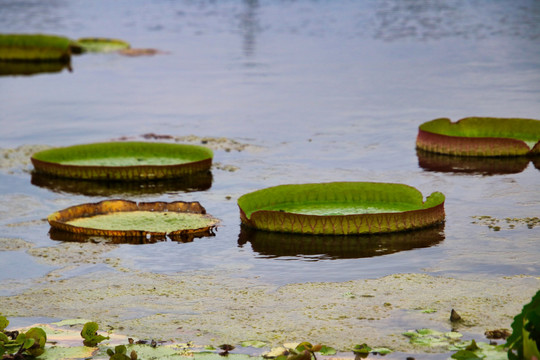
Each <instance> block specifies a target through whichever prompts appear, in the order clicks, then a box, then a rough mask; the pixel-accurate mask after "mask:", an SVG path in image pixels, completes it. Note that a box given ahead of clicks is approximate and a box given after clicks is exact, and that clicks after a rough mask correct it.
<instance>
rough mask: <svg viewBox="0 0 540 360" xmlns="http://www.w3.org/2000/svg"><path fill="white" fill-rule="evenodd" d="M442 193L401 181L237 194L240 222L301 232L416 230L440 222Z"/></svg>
mask: <svg viewBox="0 0 540 360" xmlns="http://www.w3.org/2000/svg"><path fill="white" fill-rule="evenodd" d="M444 199H445V198H444V195H443V194H442V193H440V192H434V193H433V194H431V195H430V196H429V197H428V198H427V199H426V201H425V202H424V201H423V198H422V193H420V192H419V191H418V190H416V189H415V188H413V187H411V186H408V185H404V184H392V183H372V182H334V183H318V184H296V185H279V186H274V187H270V188H266V189H262V190H258V191H254V192H252V193H248V194H245V195H243V196H241V197H240V198H239V199H238V206H239V208H240V218H241V221H242V223H243V224H245V225H247V226H249V227H253V228H256V229H260V230H267V231H277V232H289V233H302V234H334V235H348V234H365V233H381V232H393V231H403V230H410V229H416V228H421V227H426V226H430V225H434V224H437V223H441V222H443V221H444Z"/></svg>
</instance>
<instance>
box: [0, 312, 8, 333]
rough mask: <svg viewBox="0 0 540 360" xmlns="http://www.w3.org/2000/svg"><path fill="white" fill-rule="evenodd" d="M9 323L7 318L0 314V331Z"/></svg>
mask: <svg viewBox="0 0 540 360" xmlns="http://www.w3.org/2000/svg"><path fill="white" fill-rule="evenodd" d="M8 325H9V320H8V319H7V318H6V317H5V316H2V315H0V332H2V331H4V329H5V328H7V327H8Z"/></svg>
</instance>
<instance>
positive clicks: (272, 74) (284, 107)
mask: <svg viewBox="0 0 540 360" xmlns="http://www.w3.org/2000/svg"><path fill="white" fill-rule="evenodd" d="M1 6H2V10H1V11H0V32H1V33H35V32H41V33H49V34H59V35H64V36H68V37H70V38H73V39H77V38H79V37H112V38H119V39H123V40H126V41H128V42H130V43H131V45H132V47H134V48H155V49H158V50H160V51H161V52H162V53H160V54H156V55H154V56H140V57H128V56H122V55H119V54H115V53H113V54H84V55H80V56H75V57H73V59H72V62H71V71H70V70H68V69H63V70H62V71H60V72H56V73H41V74H35V75H32V76H2V77H0V126H1V128H2V131H1V132H0V147H2V148H3V149H4V150H6V149H15V148H19V147H20V146H23V145H37V144H39V145H48V146H63V145H73V144H80V143H88V142H101V141H108V140H112V139H121V138H122V139H133V140H144V137H143V135H144V134H149V133H150V134H155V135H170V136H172V137H177V138H179V140H184V141H182V142H191V143H201V141H200V139H201V138H206V140H204V141H203V143H206V144H207V145H208V146H211V147H213V148H214V149H215V151H214V153H215V156H214V167H213V169H212V176H211V178H210V179H206V181H207V182H209V183H208V184H207V185H206V186H202V187H196V186H195V187H188V188H183V187H181V186H178V184H176V185H174V184H168V185H165V186H162V187H158V189H157V190H156V191H152V189H143V190H141V191H137V189H135V190H133V189H131V190H129V191H123V190H115V189H114V188H112V186H111V188H108V189H105V190H103V191H98V190H96V189H90V188H92V185H91V184H90V185H88V186H87V188H86V190H85V191H80V190H76V189H74V188H73V187H70V185H69V184H68V185H67V186H64V187H57V186H55V185H54V181H53V182H50V181H49V182H47V181H41V182H39V181H37V180H35V179H33V178H32V176H31V172H30V170H31V165H30V164H29V163H28V162H27V161H26V162H22V161H21V162H15V163H13V164H12V163H7V162H6V161H7V160H6V159H7V158H8V156H7V155H6V157H5V159H0V161H3V162H4V163H3V165H2V169H1V170H2V171H1V172H0V229H1V230H2V237H5V238H18V239H22V240H24V241H26V242H28V243H31V244H33V245H34V246H37V247H55V246H58V244H60V243H61V241H59V240H55V239H54V236H50V235H49V226H48V224H47V223H46V222H45V221H43V219H44V218H46V216H47V215H49V214H50V213H52V212H54V211H58V210H60V209H63V208H65V207H68V206H71V205H76V204H80V203H84V202H97V201H101V200H103V199H106V198H118V197H121V198H127V199H129V200H135V201H158V200H164V201H176V200H184V201H200V202H201V203H202V204H203V206H204V207H205V208H206V209H207V211H208V213H210V214H212V215H213V216H215V217H218V218H219V219H221V221H222V222H221V226H220V227H219V228H218V230H217V233H216V236H214V237H206V238H199V239H195V240H194V241H192V242H187V243H179V242H174V241H162V242H156V243H152V244H144V245H134V244H122V245H117V247H116V248H115V249H114V250H112V252H111V253H109V254H108V256H116V257H118V258H119V259H120V262H121V263H122V266H123V267H124V268H127V269H131V270H141V271H148V272H157V273H166V274H167V273H169V274H172V273H179V272H184V271H189V270H195V269H213V270H220V269H227V270H231V269H232V270H234V273H235V274H237V275H235V276H239V277H258V278H259V279H263V280H264V281H267V282H269V283H273V284H278V285H283V284H288V283H296V282H311V281H347V280H354V279H366V278H376V277H381V276H384V275H388V274H394V273H407V272H420V273H427V274H437V275H448V276H456V277H460V278H475V279H478V278H483V277H485V278H496V277H498V276H504V275H518V274H524V275H534V276H538V275H540V262H539V261H538V259H539V258H540V246H538V245H539V241H540V225H539V224H538V222H537V221H535V219H534V218H536V219H537V218H538V217H539V216H540V170H539V168H540V167H539V166H538V165H537V166H536V167H535V166H534V162H533V161H529V159H519V160H515V159H514V160H511V161H504V160H501V161H500V162H496V161H495V163H494V164H491V163H489V162H487V161H480V162H476V163H475V162H474V161H470V162H459V161H458V162H456V163H451V162H452V161H451V160H449V159H447V158H445V157H442V159H441V158H440V157H439V158H437V157H434V156H429V154H423V153H417V151H416V150H415V139H416V134H417V131H418V126H419V125H420V124H421V123H423V122H425V121H428V120H431V119H434V118H438V117H449V118H451V119H452V120H458V119H460V118H463V117H467V116H496V117H522V118H536V119H538V118H540V3H539V2H537V1H533V0H530V1H526V0H519V1H497V2H494V1H488V0H475V1H454V2H432V1H398V0H383V1H365V2H358V1H353V0H350V1H347V0H340V1H308V0H298V1H285V0H283V1H262V0H261V1H257V0H245V1H222V2H216V1H203V0H200V1H197V0H191V1H188V0H185V1H165V0H159V1H152V2H150V1H141V0H135V1H134V0H130V1H114V2H106V1H91V2H90V1H82V0H76V1H72V0H70V1H62V0H55V1H48V2H43V1H37V0H35V1H34V0H25V1H11V0H3V1H2V5H1ZM0 66H2V65H0ZM190 135H193V136H190ZM147 137H152V136H151V135H150V136H148V135H147ZM154 137H158V138H159V136H154ZM222 138H225V139H222ZM193 139H195V140H194V141H192V140H193ZM163 141H173V140H171V139H169V138H165V139H164V140H163ZM30 153H31V152H30ZM449 162H450V163H449ZM328 181H378V182H397V183H404V184H408V185H411V186H414V187H416V188H417V189H419V190H420V191H421V192H422V193H423V194H424V196H427V195H429V194H431V193H432V192H434V191H440V192H442V193H444V194H445V196H446V203H445V209H446V223H445V224H444V226H441V227H440V228H435V230H433V229H432V230H431V231H428V232H427V233H425V232H420V233H414V232H413V233H406V234H404V235H402V236H401V237H400V236H397V237H396V236H395V235H388V236H379V237H373V238H369V237H367V238H366V237H362V238H337V239H335V241H336V245H335V246H334V245H332V246H328V245H327V244H325V245H320V239H317V240H316V241H315V240H310V239H305V238H291V237H288V236H277V237H276V236H273V235H269V236H264V235H260V234H259V235H258V234H253V233H251V232H249V231H245V230H242V229H241V227H240V217H239V210H238V207H237V204H236V200H237V198H238V197H239V196H241V195H242V194H245V193H247V192H251V191H254V190H257V189H261V188H264V187H268V186H274V185H280V184H289V183H303V182H328ZM146 190H148V191H146ZM191 190H197V191H191ZM528 218H531V219H528ZM505 219H506V220H505ZM324 240H326V239H324ZM328 240H329V241H332V240H331V239H328ZM287 245H289V246H287ZM359 248H362V249H366V251H359ZM4 250H5V251H1V252H0V259H2V264H3V265H2V269H3V270H2V273H1V274H0V284H1V283H2V282H4V283H5V284H7V286H4V285H2V286H0V287H1V288H4V289H7V288H8V287H9V284H10V281H12V280H13V279H21V278H23V279H25V278H26V279H31V278H37V277H40V276H42V275H43V274H44V273H46V272H48V271H50V270H51V268H50V267H49V266H45V265H43V264H41V263H38V262H36V261H35V260H33V259H32V257H30V256H28V255H25V254H24V251H23V250H21V249H11V250H10V249H4ZM66 256H69V254H66ZM6 262H7V265H6ZM20 268H25V269H32V270H31V271H24V272H21V271H20ZM72 271H73V274H77V271H76V270H72ZM81 271H92V268H89V269H88V268H85V270H81ZM3 293H10V290H7V291H6V290H4V292H3ZM0 294H2V292H1V291H0Z"/></svg>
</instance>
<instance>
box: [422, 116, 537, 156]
mask: <svg viewBox="0 0 540 360" xmlns="http://www.w3.org/2000/svg"><path fill="white" fill-rule="evenodd" d="M416 146H417V148H418V149H422V150H426V151H431V152H436V153H442V154H448V155H460V156H522V155H528V154H531V155H533V154H540V120H533V119H517V118H491V117H468V118H464V119H461V120H459V121H457V122H455V123H454V122H451V121H450V119H447V118H440V119H435V120H431V121H428V122H425V123H423V124H422V125H420V127H419V130H418V136H417V138H416Z"/></svg>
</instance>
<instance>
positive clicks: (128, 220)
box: [47, 200, 219, 239]
mask: <svg viewBox="0 0 540 360" xmlns="http://www.w3.org/2000/svg"><path fill="white" fill-rule="evenodd" d="M47 220H48V221H49V224H50V225H51V227H52V228H55V229H58V230H61V231H66V232H71V233H76V234H84V235H98V236H111V237H123V238H124V237H125V238H147V237H150V238H153V237H156V238H165V236H167V235H168V236H169V237H171V238H173V239H174V238H176V237H180V238H182V237H190V236H195V235H198V236H204V235H212V234H213V230H214V228H215V227H216V225H217V224H218V223H219V220H218V219H216V218H214V217H212V216H209V215H207V214H206V210H205V209H204V207H202V206H201V205H200V204H199V203H198V202H183V201H176V202H172V203H166V202H148V203H145V202H140V203H135V202H133V201H127V200H105V201H101V202H98V203H89V204H82V205H76V206H72V207H70V208H67V209H64V210H61V211H57V212H55V213H53V214H51V215H49V217H48V218H47Z"/></svg>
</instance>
